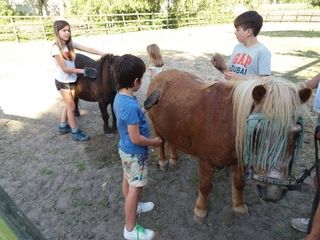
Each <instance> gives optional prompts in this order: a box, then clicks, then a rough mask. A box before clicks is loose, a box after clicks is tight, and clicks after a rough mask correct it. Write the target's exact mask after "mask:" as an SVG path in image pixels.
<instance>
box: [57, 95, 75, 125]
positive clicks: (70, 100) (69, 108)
mask: <svg viewBox="0 0 320 240" xmlns="http://www.w3.org/2000/svg"><path fill="white" fill-rule="evenodd" d="M60 94H61V96H62V98H63V101H64V103H65V104H66V108H65V109H64V110H63V111H62V114H61V121H63V122H67V121H68V122H69V125H70V127H71V128H77V120H76V117H75V115H74V111H75V103H74V90H66V89H61V90H60Z"/></svg>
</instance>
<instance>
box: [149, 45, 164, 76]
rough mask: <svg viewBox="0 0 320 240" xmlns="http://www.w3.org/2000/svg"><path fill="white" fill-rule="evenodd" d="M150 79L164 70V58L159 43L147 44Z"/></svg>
mask: <svg viewBox="0 0 320 240" xmlns="http://www.w3.org/2000/svg"><path fill="white" fill-rule="evenodd" d="M147 52H148V60H149V72H150V80H151V79H152V78H153V77H154V76H155V75H157V74H158V73H160V72H161V71H162V70H163V65H164V62H163V59H162V55H161V52H160V48H159V47H158V45H157V44H150V45H148V46H147Z"/></svg>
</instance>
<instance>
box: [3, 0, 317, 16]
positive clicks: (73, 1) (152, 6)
mask: <svg viewBox="0 0 320 240" xmlns="http://www.w3.org/2000/svg"><path fill="white" fill-rule="evenodd" d="M29 1H30V3H33V4H32V5H33V6H36V7H37V8H39V9H37V12H38V13H39V14H41V13H42V12H43V9H45V8H46V6H47V4H48V0H29ZM9 2H10V1H8V0H0V16H9V15H21V13H17V12H16V11H15V10H14V8H12V6H10V4H9ZM265 3H309V4H310V5H312V6H316V7H319V6H320V0H65V1H64V4H65V5H66V8H65V14H66V15H103V14H116V13H137V12H138V13H150V12H155V13H157V12H160V11H162V12H163V11H167V12H169V13H178V12H201V11H208V10H209V11H213V12H217V11H222V12H227V11H230V10H231V9H233V7H234V6H235V5H245V6H246V7H247V8H250V9H257V8H258V7H259V6H261V5H262V4H265Z"/></svg>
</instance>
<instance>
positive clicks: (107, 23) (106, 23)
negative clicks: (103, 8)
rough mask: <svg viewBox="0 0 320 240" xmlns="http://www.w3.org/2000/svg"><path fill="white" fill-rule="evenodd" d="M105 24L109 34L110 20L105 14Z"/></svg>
mask: <svg viewBox="0 0 320 240" xmlns="http://www.w3.org/2000/svg"><path fill="white" fill-rule="evenodd" d="M105 26H106V32H107V34H109V21H108V16H107V15H105Z"/></svg>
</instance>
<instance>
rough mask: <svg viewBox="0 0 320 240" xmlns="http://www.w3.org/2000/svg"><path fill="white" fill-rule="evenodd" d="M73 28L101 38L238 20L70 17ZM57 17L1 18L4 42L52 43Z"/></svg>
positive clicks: (155, 15)
mask: <svg viewBox="0 0 320 240" xmlns="http://www.w3.org/2000/svg"><path fill="white" fill-rule="evenodd" d="M65 18H66V19H68V22H69V23H70V24H71V26H72V35H73V36H77V35H97V34H112V33H121V32H132V31H142V30H156V29H169V28H179V27H185V26H200V25H205V24H212V23H224V22H230V21H232V19H233V18H234V16H233V15H232V14H230V13H228V14H219V15H218V14H215V13H213V12H211V13H209V12H207V13H200V12H199V13H192V12H184V13H179V14H164V13H131V14H107V15H86V16H66V17H65ZM55 19H57V17H43V16H0V41H16V42H21V41H28V40H35V39H42V40H50V39H52V36H53V33H52V24H53V21H54V20H55Z"/></svg>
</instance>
